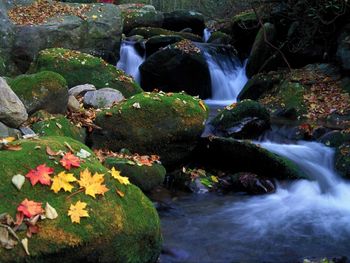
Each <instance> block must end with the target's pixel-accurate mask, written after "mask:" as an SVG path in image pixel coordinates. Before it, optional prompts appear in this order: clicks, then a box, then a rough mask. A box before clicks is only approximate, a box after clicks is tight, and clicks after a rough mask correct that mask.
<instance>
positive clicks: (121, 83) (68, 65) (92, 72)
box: [30, 48, 142, 97]
mask: <svg viewBox="0 0 350 263" xmlns="http://www.w3.org/2000/svg"><path fill="white" fill-rule="evenodd" d="M43 70H50V71H54V72H57V73H59V74H61V75H62V76H63V77H64V78H65V79H66V80H67V84H68V86H69V87H74V86H77V85H81V84H86V83H89V84H92V85H94V86H95V87H96V88H97V89H101V88H105V87H109V88H113V89H117V90H119V91H120V92H121V93H122V94H123V95H124V96H125V97H130V96H132V95H134V94H136V93H139V92H141V91H142V90H141V88H140V87H139V86H138V84H137V83H135V82H134V80H133V79H132V78H131V77H129V76H127V75H126V74H125V73H124V72H123V71H121V70H118V69H116V68H115V67H114V66H112V65H110V64H108V63H106V62H105V61H104V60H102V59H100V58H97V57H94V56H91V55H89V54H85V53H81V52H78V51H74V50H69V49H63V48H52V49H46V50H43V51H41V52H40V53H39V55H38V57H37V59H36V60H35V61H34V62H33V64H32V66H31V69H30V71H31V72H37V71H43Z"/></svg>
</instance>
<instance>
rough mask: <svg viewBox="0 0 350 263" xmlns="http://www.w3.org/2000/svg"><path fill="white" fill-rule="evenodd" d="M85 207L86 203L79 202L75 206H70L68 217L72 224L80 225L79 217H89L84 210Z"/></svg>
mask: <svg viewBox="0 0 350 263" xmlns="http://www.w3.org/2000/svg"><path fill="white" fill-rule="evenodd" d="M86 206H87V204H86V203H84V202H80V201H78V202H76V204H75V205H73V204H71V205H70V208H69V211H68V216H70V219H71V220H72V223H77V224H80V218H81V217H89V213H88V211H87V210H86Z"/></svg>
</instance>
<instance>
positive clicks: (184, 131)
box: [93, 93, 208, 161]
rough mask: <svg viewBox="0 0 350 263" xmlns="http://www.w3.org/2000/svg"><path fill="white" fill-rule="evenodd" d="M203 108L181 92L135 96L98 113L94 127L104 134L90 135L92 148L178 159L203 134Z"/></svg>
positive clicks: (192, 98) (205, 113)
mask: <svg viewBox="0 0 350 263" xmlns="http://www.w3.org/2000/svg"><path fill="white" fill-rule="evenodd" d="M201 103H202V102H201ZM138 105H139V106H140V108H139V107H138ZM202 106H203V107H204V108H203V107H201V106H200V101H199V100H198V99H195V98H194V97H191V96H189V95H186V94H181V93H174V94H165V93H141V94H137V95H135V96H133V97H131V98H130V99H128V100H126V101H124V102H122V103H120V104H118V105H116V106H114V107H113V108H111V109H110V110H105V111H102V112H100V113H98V114H97V117H96V121H95V122H96V125H98V126H100V127H102V130H103V131H104V132H103V134H101V133H99V132H98V131H96V132H95V133H94V134H93V137H94V138H93V140H94V142H93V143H94V147H96V148H105V147H109V148H112V149H113V150H120V149H122V148H127V149H129V150H130V151H132V152H137V153H142V154H158V155H160V156H161V158H162V161H165V160H168V161H169V160H173V159H179V158H181V157H183V155H186V154H188V152H189V151H190V149H193V145H194V144H195V140H196V138H197V137H198V136H199V135H200V134H201V133H202V130H203V128H204V123H205V120H206V119H207V117H208V108H207V107H206V106H204V104H203V103H202ZM107 112H108V113H109V114H108V115H106V113H107ZM109 115H112V116H109Z"/></svg>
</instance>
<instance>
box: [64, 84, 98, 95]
mask: <svg viewBox="0 0 350 263" xmlns="http://www.w3.org/2000/svg"><path fill="white" fill-rule="evenodd" d="M94 90H96V88H95V86H94V85H91V84H83V85H78V86H75V87H73V88H70V89H69V90H68V94H69V95H70V96H74V97H77V96H79V95H84V94H85V93H86V92H88V91H94Z"/></svg>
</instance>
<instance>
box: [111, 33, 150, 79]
mask: <svg viewBox="0 0 350 263" xmlns="http://www.w3.org/2000/svg"><path fill="white" fill-rule="evenodd" d="M136 43H137V42H134V41H126V40H123V41H122V45H121V48H120V60H119V61H118V63H117V68H119V69H121V70H123V71H124V72H125V73H126V74H128V75H131V76H132V77H133V78H134V79H135V81H136V82H137V83H140V81H141V75H140V71H139V67H140V65H141V64H142V63H143V62H144V61H145V57H142V56H141V55H140V54H139V53H138V52H137V50H136V48H135V45H136Z"/></svg>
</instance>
